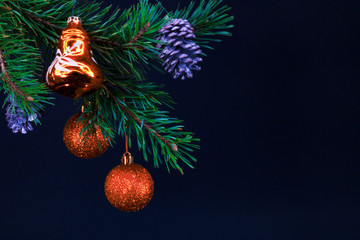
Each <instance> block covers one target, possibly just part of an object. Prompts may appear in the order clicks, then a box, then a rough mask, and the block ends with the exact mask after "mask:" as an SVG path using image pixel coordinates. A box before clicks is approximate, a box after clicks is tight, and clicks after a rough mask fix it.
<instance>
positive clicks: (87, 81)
mask: <svg viewBox="0 0 360 240" xmlns="http://www.w3.org/2000/svg"><path fill="white" fill-rule="evenodd" d="M103 82H104V76H103V73H102V71H101V69H100V67H99V66H98V65H97V63H96V61H95V59H94V58H93V56H92V51H91V46H90V38H89V36H88V35H87V33H86V32H85V30H84V29H83V27H82V26H81V20H80V18H79V17H75V16H72V17H69V18H68V21H67V28H65V29H64V30H63V31H62V33H61V36H60V38H59V40H58V43H57V50H56V56H55V59H54V61H53V62H52V63H51V65H50V67H49V68H48V71H47V73H46V83H47V84H48V86H49V87H50V89H52V90H53V91H55V92H57V93H59V94H61V95H65V96H68V97H72V98H78V97H81V96H83V95H84V94H86V93H89V92H92V91H94V90H96V89H99V88H100V87H101V86H102V84H103Z"/></svg>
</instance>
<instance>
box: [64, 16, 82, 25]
mask: <svg viewBox="0 0 360 240" xmlns="http://www.w3.org/2000/svg"><path fill="white" fill-rule="evenodd" d="M69 23H76V24H78V23H81V18H79V17H78V16H70V17H68V20H67V24H69Z"/></svg>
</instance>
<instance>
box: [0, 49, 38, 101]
mask: <svg viewBox="0 0 360 240" xmlns="http://www.w3.org/2000/svg"><path fill="white" fill-rule="evenodd" d="M0 67H1V72H2V73H3V76H1V79H2V80H3V81H4V82H5V83H6V84H7V85H9V87H10V88H11V90H12V91H14V92H15V93H16V94H18V95H19V96H22V97H24V98H25V99H26V100H28V101H34V98H32V97H30V96H28V95H26V94H25V93H23V92H22V91H21V90H20V89H19V88H18V86H16V84H15V83H14V82H12V81H11V78H10V76H9V74H8V72H7V70H6V67H5V61H4V58H3V54H2V51H1V49H0Z"/></svg>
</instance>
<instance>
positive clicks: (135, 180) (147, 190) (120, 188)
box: [105, 163, 154, 212]
mask: <svg viewBox="0 0 360 240" xmlns="http://www.w3.org/2000/svg"><path fill="white" fill-rule="evenodd" d="M153 193H154V181H153V179H152V177H151V175H150V173H149V172H148V171H147V170H146V169H145V168H144V167H143V166H141V165H139V164H136V163H132V164H127V165H124V164H120V165H118V166H116V167H114V168H113V169H112V170H111V171H110V172H109V174H108V175H107V177H106V180H105V195H106V197H107V199H108V200H109V202H110V203H111V204H112V205H113V206H114V207H116V208H117V209H119V210H122V211H125V212H135V211H138V210H140V209H142V208H144V207H145V206H146V205H147V204H148V203H149V202H150V200H151V198H152V196H153Z"/></svg>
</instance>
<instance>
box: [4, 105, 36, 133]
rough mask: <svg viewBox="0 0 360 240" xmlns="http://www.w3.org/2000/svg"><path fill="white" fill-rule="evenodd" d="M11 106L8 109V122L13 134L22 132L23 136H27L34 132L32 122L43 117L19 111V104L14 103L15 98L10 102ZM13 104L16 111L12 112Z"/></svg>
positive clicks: (6, 114)
mask: <svg viewBox="0 0 360 240" xmlns="http://www.w3.org/2000/svg"><path fill="white" fill-rule="evenodd" d="M8 102H9V104H8V105H7V107H6V113H5V116H6V121H7V122H8V127H9V128H10V129H11V131H12V132H13V133H18V132H21V133H22V134H26V133H27V132H28V131H32V130H33V126H32V125H31V123H30V122H34V121H35V120H36V119H37V118H40V117H41V114H40V113H34V114H32V115H28V114H27V113H26V112H24V111H23V110H21V109H19V107H18V104H17V102H16V101H14V99H13V98H10V99H9V100H8ZM11 104H13V105H14V109H13V111H12V109H11V107H10V106H11Z"/></svg>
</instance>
